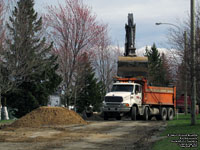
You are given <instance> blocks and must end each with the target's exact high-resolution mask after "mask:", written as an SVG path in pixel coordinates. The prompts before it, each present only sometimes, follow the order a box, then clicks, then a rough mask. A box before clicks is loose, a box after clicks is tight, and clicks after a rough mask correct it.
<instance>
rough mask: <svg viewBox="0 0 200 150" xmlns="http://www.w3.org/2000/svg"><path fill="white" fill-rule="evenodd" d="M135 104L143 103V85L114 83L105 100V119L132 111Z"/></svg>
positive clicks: (118, 116) (117, 117)
mask: <svg viewBox="0 0 200 150" xmlns="http://www.w3.org/2000/svg"><path fill="white" fill-rule="evenodd" d="M133 105H137V106H141V105H142V86H141V85H140V84H138V83H114V84H113V87H112V90H111V92H109V93H107V94H106V96H105V99H104V102H103V113H104V120H107V119H108V118H109V117H115V118H116V119H118V120H120V119H121V116H123V115H125V114H127V113H130V111H131V108H132V106H133Z"/></svg>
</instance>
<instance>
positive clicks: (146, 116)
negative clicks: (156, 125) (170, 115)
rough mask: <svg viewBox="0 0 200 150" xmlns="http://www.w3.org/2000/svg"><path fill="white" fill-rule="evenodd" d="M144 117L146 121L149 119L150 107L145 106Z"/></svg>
mask: <svg viewBox="0 0 200 150" xmlns="http://www.w3.org/2000/svg"><path fill="white" fill-rule="evenodd" d="M143 119H144V120H146V121H147V120H149V109H148V107H145V109H144V115H143Z"/></svg>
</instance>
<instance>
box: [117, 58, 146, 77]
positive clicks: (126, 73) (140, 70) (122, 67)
mask: <svg viewBox="0 0 200 150" xmlns="http://www.w3.org/2000/svg"><path fill="white" fill-rule="evenodd" d="M147 74H148V58H147V57H127V56H120V57H118V70H117V76H119V77H124V78H132V77H135V78H139V77H145V78H147Z"/></svg>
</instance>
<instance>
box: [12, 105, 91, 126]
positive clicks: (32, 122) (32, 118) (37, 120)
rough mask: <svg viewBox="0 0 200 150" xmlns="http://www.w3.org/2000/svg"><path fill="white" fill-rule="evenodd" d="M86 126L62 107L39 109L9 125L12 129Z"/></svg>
mask: <svg viewBox="0 0 200 150" xmlns="http://www.w3.org/2000/svg"><path fill="white" fill-rule="evenodd" d="M70 124H87V122H86V121H84V120H83V118H81V116H79V115H78V114H77V113H76V112H74V111H72V110H69V109H67V108H63V107H40V108H37V109H35V110H33V111H32V112H30V113H28V114H27V115H25V116H24V117H22V118H20V119H19V120H16V121H15V122H13V123H12V124H11V126H12V127H36V128H37V127H41V126H52V125H70Z"/></svg>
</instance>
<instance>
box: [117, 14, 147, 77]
mask: <svg viewBox="0 0 200 150" xmlns="http://www.w3.org/2000/svg"><path fill="white" fill-rule="evenodd" d="M135 29H136V24H134V20H133V14H132V13H130V14H128V24H125V30H126V37H125V53H124V56H120V57H118V69H117V76H118V77H123V78H132V77H134V78H138V77H144V78H147V73H148V58H147V57H137V55H136V53H135V50H136V48H135Z"/></svg>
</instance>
